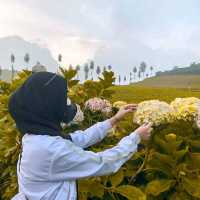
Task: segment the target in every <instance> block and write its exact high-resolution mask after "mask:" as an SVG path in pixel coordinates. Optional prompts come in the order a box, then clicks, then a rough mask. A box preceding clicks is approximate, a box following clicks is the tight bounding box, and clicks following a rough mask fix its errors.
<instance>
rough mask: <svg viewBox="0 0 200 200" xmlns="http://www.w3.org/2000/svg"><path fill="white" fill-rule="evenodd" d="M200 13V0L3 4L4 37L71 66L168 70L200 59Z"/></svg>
mask: <svg viewBox="0 0 200 200" xmlns="http://www.w3.org/2000/svg"><path fill="white" fill-rule="evenodd" d="M199 8H200V2H199V0H190V1H182V0H163V1H160V0H140V1H136V0H124V1H116V0H109V1H107V0H101V1H98V0H85V1H82V0H73V1H66V0H59V1H54V0H42V1H41V0H29V1H27V0H15V1H12V0H7V1H4V0H0V24H1V30H0V36H2V37H3V36H7V35H20V36H22V37H24V38H25V39H26V40H30V41H35V42H38V43H39V44H40V45H42V46H45V47H48V48H49V49H50V50H51V52H52V54H53V55H54V57H55V58H57V55H58V54H59V53H62V54H63V60H64V63H66V64H69V63H72V64H77V63H84V62H85V61H86V60H87V59H89V58H91V59H93V58H94V59H96V62H99V63H100V64H102V65H106V64H108V63H109V64H112V65H115V66H116V68H117V70H118V71H119V72H120V71H124V66H126V68H127V71H128V70H130V68H131V67H132V66H133V65H138V63H139V62H140V61H142V60H145V61H146V62H148V63H149V65H155V66H158V68H159V69H160V68H161V69H166V68H169V66H170V67H173V66H174V65H187V64H189V63H190V62H192V61H197V60H198V55H199V53H200V50H199V44H200V29H199V28H198V27H199V25H200V15H199Z"/></svg>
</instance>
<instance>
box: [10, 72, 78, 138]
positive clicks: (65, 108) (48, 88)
mask: <svg viewBox="0 0 200 200" xmlns="http://www.w3.org/2000/svg"><path fill="white" fill-rule="evenodd" d="M8 109H9V112H10V114H11V116H12V117H13V119H14V120H15V122H16V125H17V128H18V129H19V131H20V132H21V133H22V135H24V134H26V133H28V134H35V135H51V136H62V137H64V136H63V134H62V132H61V130H62V129H61V126H60V123H61V122H65V123H68V122H70V121H72V120H73V118H74V116H75V114H76V106H75V105H74V104H71V105H67V82H66V80H65V79H64V78H63V77H61V76H59V75H57V74H54V73H50V72H38V73H34V74H32V75H31V76H30V77H29V78H28V79H27V80H26V81H25V83H24V84H23V85H22V86H21V87H20V88H18V89H17V90H16V91H15V92H14V93H13V94H12V95H11V97H10V99H9V104H8Z"/></svg>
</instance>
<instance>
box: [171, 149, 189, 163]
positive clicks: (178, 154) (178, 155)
mask: <svg viewBox="0 0 200 200" xmlns="http://www.w3.org/2000/svg"><path fill="white" fill-rule="evenodd" d="M188 150H189V147H188V146H187V147H186V148H185V149H183V150H179V151H175V152H174V153H173V157H174V158H175V159H176V160H177V161H178V160H180V159H182V158H183V157H184V156H185V154H186V153H188Z"/></svg>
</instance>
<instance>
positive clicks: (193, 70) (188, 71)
mask: <svg viewBox="0 0 200 200" xmlns="http://www.w3.org/2000/svg"><path fill="white" fill-rule="evenodd" d="M196 74H199V75H200V63H192V64H191V65H190V66H188V67H184V68H179V67H174V69H172V70H169V71H164V72H157V73H156V75H157V76H163V75H164V76H166V75H196Z"/></svg>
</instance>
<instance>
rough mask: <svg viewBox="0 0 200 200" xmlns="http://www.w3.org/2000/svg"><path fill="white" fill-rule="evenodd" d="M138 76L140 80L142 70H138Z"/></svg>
mask: <svg viewBox="0 0 200 200" xmlns="http://www.w3.org/2000/svg"><path fill="white" fill-rule="evenodd" d="M138 78H139V80H140V78H141V71H140V70H139V72H138Z"/></svg>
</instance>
